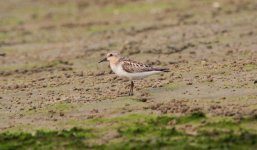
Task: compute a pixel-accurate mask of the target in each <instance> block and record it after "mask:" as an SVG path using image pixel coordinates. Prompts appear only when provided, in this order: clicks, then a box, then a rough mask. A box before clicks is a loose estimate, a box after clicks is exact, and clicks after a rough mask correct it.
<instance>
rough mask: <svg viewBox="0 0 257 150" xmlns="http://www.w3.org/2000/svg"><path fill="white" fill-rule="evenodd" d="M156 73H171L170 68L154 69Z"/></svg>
mask: <svg viewBox="0 0 257 150" xmlns="http://www.w3.org/2000/svg"><path fill="white" fill-rule="evenodd" d="M154 70H155V71H162V72H170V69H169V68H154Z"/></svg>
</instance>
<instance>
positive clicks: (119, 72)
mask: <svg viewBox="0 0 257 150" xmlns="http://www.w3.org/2000/svg"><path fill="white" fill-rule="evenodd" d="M111 69H112V71H113V72H114V73H115V74H117V75H118V76H120V77H127V78H129V79H130V80H135V79H142V78H145V77H147V76H150V75H153V74H156V73H159V72H161V71H147V72H133V73H129V72H126V71H125V70H123V68H122V66H114V65H113V66H111Z"/></svg>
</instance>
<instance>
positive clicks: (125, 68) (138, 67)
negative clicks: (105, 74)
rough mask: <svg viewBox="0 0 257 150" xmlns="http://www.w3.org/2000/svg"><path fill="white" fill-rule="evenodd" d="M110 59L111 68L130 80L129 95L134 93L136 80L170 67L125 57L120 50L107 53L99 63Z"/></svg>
mask: <svg viewBox="0 0 257 150" xmlns="http://www.w3.org/2000/svg"><path fill="white" fill-rule="evenodd" d="M106 61H108V62H109V64H110V67H111V70H112V71H113V72H114V73H115V74H116V75H118V76H119V77H126V78H128V79H129V80H130V90H129V93H128V95H129V96H132V95H134V92H133V88H134V82H133V81H134V80H138V79H143V78H145V77H148V76H150V75H153V74H157V73H162V72H169V69H168V68H161V67H153V66H151V65H147V64H143V63H141V62H138V61H134V60H131V59H129V58H127V57H123V56H121V55H120V53H118V52H110V53H107V55H106V57H104V58H103V59H101V60H100V61H99V62H98V63H102V62H106Z"/></svg>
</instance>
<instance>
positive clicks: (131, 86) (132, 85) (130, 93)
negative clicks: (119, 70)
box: [129, 81, 134, 96]
mask: <svg viewBox="0 0 257 150" xmlns="http://www.w3.org/2000/svg"><path fill="white" fill-rule="evenodd" d="M133 88H134V82H133V81H131V83H130V90H129V96H132V95H133Z"/></svg>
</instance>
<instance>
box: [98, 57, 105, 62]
mask: <svg viewBox="0 0 257 150" xmlns="http://www.w3.org/2000/svg"><path fill="white" fill-rule="evenodd" d="M104 61H107V58H106V57H105V58H104V59H102V60H100V61H99V62H98V63H101V62H104Z"/></svg>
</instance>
